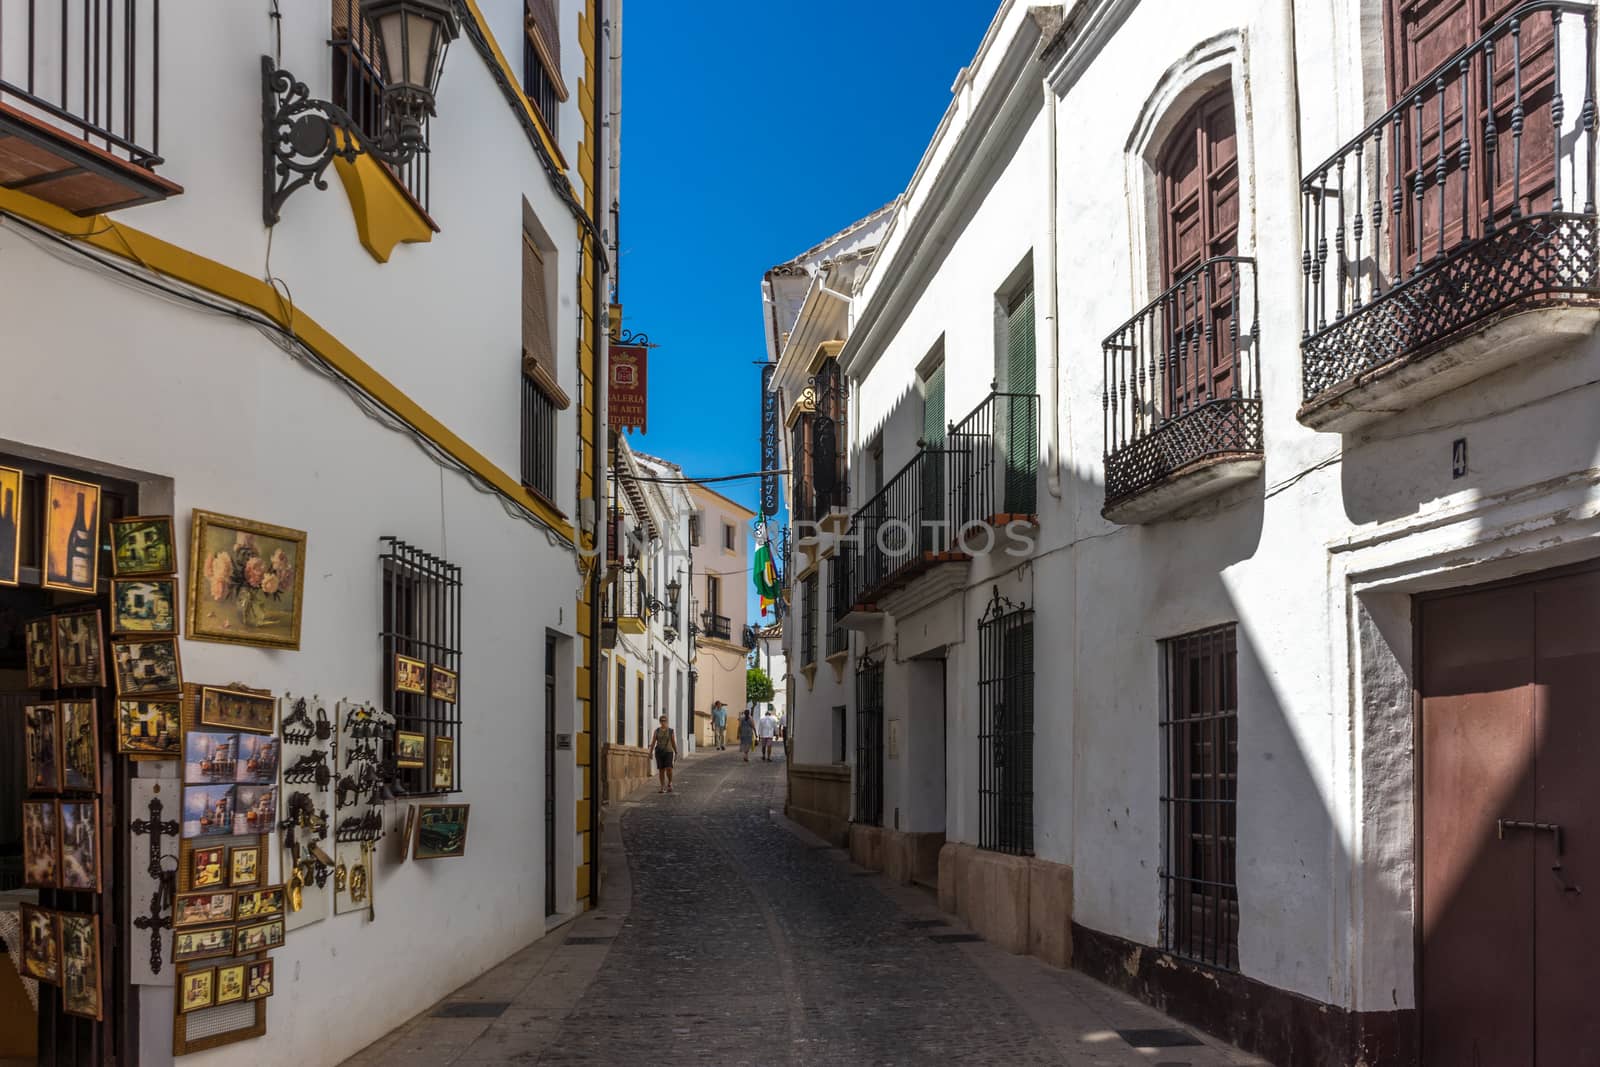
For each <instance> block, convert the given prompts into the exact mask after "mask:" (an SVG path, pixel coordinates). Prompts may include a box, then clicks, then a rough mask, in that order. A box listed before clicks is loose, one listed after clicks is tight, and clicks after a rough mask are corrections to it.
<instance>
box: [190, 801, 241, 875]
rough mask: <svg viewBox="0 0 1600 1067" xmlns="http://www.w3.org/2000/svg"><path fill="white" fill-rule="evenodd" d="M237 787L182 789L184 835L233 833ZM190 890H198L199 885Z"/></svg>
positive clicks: (207, 835) (212, 835)
mask: <svg viewBox="0 0 1600 1067" xmlns="http://www.w3.org/2000/svg"><path fill="white" fill-rule="evenodd" d="M238 794H239V787H238V786H236V785H189V786H184V788H183V836H184V837H227V836H229V835H230V834H232V833H234V832H235V831H234V828H233V821H234V814H235V812H236V811H237V809H238V804H239V795H238ZM190 888H193V889H199V888H200V885H199V884H198V883H190Z"/></svg>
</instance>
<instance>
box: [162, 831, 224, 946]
mask: <svg viewBox="0 0 1600 1067" xmlns="http://www.w3.org/2000/svg"><path fill="white" fill-rule="evenodd" d="M199 851H200V850H198V849H197V850H196V853H198V852H199ZM233 902H234V896H233V894H232V893H230V892H228V891H227V890H225V889H222V890H211V889H207V890H202V891H200V892H198V893H179V894H178V895H177V896H175V897H174V898H173V901H172V925H173V927H174V928H175V929H179V930H181V929H183V928H184V927H186V926H211V925H213V924H215V923H225V922H231V921H233Z"/></svg>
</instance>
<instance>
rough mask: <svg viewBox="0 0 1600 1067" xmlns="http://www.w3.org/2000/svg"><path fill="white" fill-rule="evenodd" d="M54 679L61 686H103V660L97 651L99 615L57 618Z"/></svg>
mask: <svg viewBox="0 0 1600 1067" xmlns="http://www.w3.org/2000/svg"><path fill="white" fill-rule="evenodd" d="M55 623H56V636H55V641H56V677H57V679H58V680H59V681H60V684H61V685H63V686H70V685H96V686H98V685H105V684H106V659H105V653H104V652H103V651H102V650H101V648H100V613H99V612H98V611H77V612H73V613H72V614H70V615H57V616H56V617H55Z"/></svg>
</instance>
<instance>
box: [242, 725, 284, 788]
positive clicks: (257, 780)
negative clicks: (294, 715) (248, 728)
mask: <svg viewBox="0 0 1600 1067" xmlns="http://www.w3.org/2000/svg"><path fill="white" fill-rule="evenodd" d="M281 751H282V750H281V749H280V748H279V743H278V739H277V737H276V736H272V735H267V736H263V735H261V734H240V735H239V766H238V770H237V772H236V775H235V777H234V781H236V782H242V783H245V784H248V785H268V784H270V783H272V782H276V781H277V780H278V756H279V754H280V753H281Z"/></svg>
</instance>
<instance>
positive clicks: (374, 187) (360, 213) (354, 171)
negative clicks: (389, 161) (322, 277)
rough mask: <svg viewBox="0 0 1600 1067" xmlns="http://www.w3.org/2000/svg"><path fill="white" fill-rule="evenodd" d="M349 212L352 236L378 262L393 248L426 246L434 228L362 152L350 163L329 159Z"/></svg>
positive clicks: (386, 258) (386, 259)
mask: <svg viewBox="0 0 1600 1067" xmlns="http://www.w3.org/2000/svg"><path fill="white" fill-rule="evenodd" d="M333 169H334V170H336V171H338V172H339V180H340V181H342V182H343V183H344V191H345V195H346V196H348V197H349V198H350V209H351V211H353V212H354V213H355V217H356V234H357V236H359V237H360V238H361V246H362V247H363V248H365V249H366V250H367V252H368V254H369V255H371V256H372V258H373V259H375V260H377V261H378V262H379V263H387V262H389V256H390V255H391V254H393V252H394V246H395V245H397V244H399V243H400V242H402V241H404V242H405V243H407V244H426V243H427V242H429V241H432V240H433V235H434V232H435V231H436V230H437V229H438V227H436V226H435V225H434V224H433V220H432V219H430V218H428V216H426V215H424V214H423V213H422V210H421V209H420V208H418V207H417V206H416V205H415V204H414V203H412V202H411V198H410V197H409V196H407V195H406V194H405V193H403V192H401V191H400V186H399V185H398V184H397V183H396V182H395V179H394V175H393V174H391V173H390V171H389V168H388V167H385V166H384V165H383V164H382V163H379V162H378V161H377V160H375V159H373V158H372V157H371V156H369V155H367V154H366V153H365V152H363V153H361V154H360V155H359V156H356V158H355V159H354V160H353V161H352V160H347V159H345V158H344V157H343V156H334V157H333Z"/></svg>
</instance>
